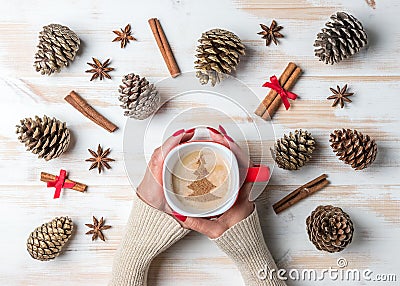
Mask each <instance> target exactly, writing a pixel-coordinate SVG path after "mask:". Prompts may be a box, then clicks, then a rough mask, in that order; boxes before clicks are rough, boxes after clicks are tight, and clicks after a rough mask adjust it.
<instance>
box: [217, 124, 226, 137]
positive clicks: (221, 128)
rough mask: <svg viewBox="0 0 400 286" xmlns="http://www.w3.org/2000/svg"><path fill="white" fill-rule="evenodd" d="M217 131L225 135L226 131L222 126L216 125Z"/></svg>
mask: <svg viewBox="0 0 400 286" xmlns="http://www.w3.org/2000/svg"><path fill="white" fill-rule="evenodd" d="M218 129H219V130H221V132H222V134H224V135H226V130H225V128H224V127H222V125H218Z"/></svg>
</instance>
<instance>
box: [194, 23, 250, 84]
mask: <svg viewBox="0 0 400 286" xmlns="http://www.w3.org/2000/svg"><path fill="white" fill-rule="evenodd" d="M199 43H200V45H198V46H197V49H196V51H197V55H196V57H197V60H196V61H195V62H194V63H195V69H197V70H198V71H197V73H196V76H197V77H198V78H199V80H200V83H201V84H207V83H208V81H209V80H211V85H212V86H215V84H216V83H217V82H220V81H221V80H222V79H223V77H224V74H230V73H231V72H232V71H233V70H235V69H236V66H237V64H238V63H239V57H240V56H241V55H244V54H245V52H244V50H245V47H244V45H243V44H242V42H241V40H240V39H239V37H238V36H236V35H235V34H234V33H232V32H230V31H226V30H223V29H212V30H209V31H207V32H205V33H203V34H202V35H201V38H200V39H199Z"/></svg>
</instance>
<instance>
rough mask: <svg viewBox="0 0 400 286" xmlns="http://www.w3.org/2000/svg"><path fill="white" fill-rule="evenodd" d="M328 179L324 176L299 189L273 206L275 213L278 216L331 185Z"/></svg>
mask: <svg viewBox="0 0 400 286" xmlns="http://www.w3.org/2000/svg"><path fill="white" fill-rule="evenodd" d="M327 177H328V176H327V175H326V174H322V175H321V176H319V177H317V178H315V179H314V180H312V181H310V182H308V183H306V184H304V185H303V186H300V187H299V188H297V189H296V190H294V191H293V192H291V193H290V194H288V195H287V196H286V197H284V198H283V199H281V200H280V201H279V202H277V203H275V204H274V205H273V206H272V207H273V208H274V211H275V213H276V214H278V213H280V212H282V211H284V210H286V209H287V208H289V207H290V206H292V205H294V204H296V203H298V202H299V201H301V200H302V199H304V198H306V197H308V196H310V195H312V194H313V193H315V192H317V191H319V190H321V189H322V188H324V187H326V186H327V185H328V184H329V181H328V180H327V179H326V178H327Z"/></svg>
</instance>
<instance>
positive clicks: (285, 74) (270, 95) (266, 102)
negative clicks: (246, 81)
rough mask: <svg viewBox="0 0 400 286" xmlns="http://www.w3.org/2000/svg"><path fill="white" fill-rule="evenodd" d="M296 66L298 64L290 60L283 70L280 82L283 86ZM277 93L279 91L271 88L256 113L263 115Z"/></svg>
mask: <svg viewBox="0 0 400 286" xmlns="http://www.w3.org/2000/svg"><path fill="white" fill-rule="evenodd" d="M296 67H297V66H296V64H295V63H292V62H290V63H289V64H288V65H287V67H286V68H285V70H284V71H283V73H282V74H281V76H280V77H279V83H280V84H281V86H284V84H285V83H286V81H287V80H288V79H289V77H290V76H291V74H292V73H293V71H294V70H295V68H296ZM277 95H278V92H277V91H276V90H274V89H271V90H270V91H269V93H268V95H267V96H266V97H265V98H264V100H263V101H262V102H261V103H260V105H259V106H258V107H257V109H256V111H255V112H254V113H255V114H256V115H258V116H260V117H262V116H263V115H264V113H265V112H266V111H267V109H268V107H269V106H270V104H271V103H272V102H273V101H274V99H275V97H276V96H277Z"/></svg>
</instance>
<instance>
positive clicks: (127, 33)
mask: <svg viewBox="0 0 400 286" xmlns="http://www.w3.org/2000/svg"><path fill="white" fill-rule="evenodd" d="M113 32H114V34H117V35H118V37H116V38H115V39H114V40H113V42H117V41H121V48H125V46H126V44H127V43H129V40H131V41H136V39H135V38H134V37H133V36H132V35H131V25H130V24H128V25H126V27H125V29H121V31H118V30H116V31H113Z"/></svg>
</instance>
